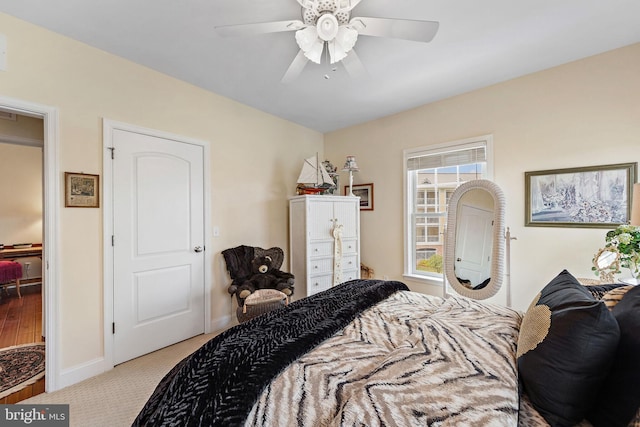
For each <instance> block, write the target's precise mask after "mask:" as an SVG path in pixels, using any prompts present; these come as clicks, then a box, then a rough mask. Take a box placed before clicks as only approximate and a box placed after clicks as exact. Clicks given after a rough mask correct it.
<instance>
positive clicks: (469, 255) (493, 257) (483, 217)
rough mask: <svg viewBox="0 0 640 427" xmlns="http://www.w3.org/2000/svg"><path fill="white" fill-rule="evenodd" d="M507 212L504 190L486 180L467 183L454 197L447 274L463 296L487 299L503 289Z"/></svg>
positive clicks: (450, 205) (447, 241) (448, 224)
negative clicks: (505, 218) (505, 220)
mask: <svg viewBox="0 0 640 427" xmlns="http://www.w3.org/2000/svg"><path fill="white" fill-rule="evenodd" d="M504 210H505V198H504V194H503V193H502V190H501V189H500V187H498V186H497V185H496V184H495V183H494V182H492V181H489V180H486V179H478V180H473V181H469V182H466V183H464V184H462V185H460V186H459V187H458V188H457V189H456V190H455V191H454V193H453V194H452V195H451V199H450V200H449V207H448V211H447V212H448V214H447V215H448V218H447V232H446V248H445V256H444V262H445V274H446V277H447V280H448V281H449V284H450V285H451V287H452V288H453V289H454V290H455V291H456V292H457V293H459V294H460V295H463V296H465V297H469V298H474V299H487V298H490V297H492V296H494V295H495V294H496V293H497V292H498V290H499V289H500V287H501V286H502V271H503V269H504V263H505V261H504V257H505V240H504V239H505V237H504Z"/></svg>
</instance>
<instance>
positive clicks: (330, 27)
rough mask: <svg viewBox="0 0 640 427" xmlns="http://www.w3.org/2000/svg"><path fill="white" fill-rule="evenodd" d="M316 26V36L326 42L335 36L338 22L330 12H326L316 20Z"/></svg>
mask: <svg viewBox="0 0 640 427" xmlns="http://www.w3.org/2000/svg"><path fill="white" fill-rule="evenodd" d="M316 28H317V29H318V37H320V38H321V39H322V40H324V41H326V42H328V41H330V40H333V39H334V38H336V35H338V30H339V29H340V24H339V23H338V19H337V18H336V17H335V15H334V14H333V13H331V12H326V13H324V14H323V15H322V16H320V18H318V21H317V22H316Z"/></svg>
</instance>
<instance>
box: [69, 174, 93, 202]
mask: <svg viewBox="0 0 640 427" xmlns="http://www.w3.org/2000/svg"><path fill="white" fill-rule="evenodd" d="M64 205H65V207H68V208H69V207H73V208H97V207H100V176H99V175H90V174H86V173H74V172H65V173H64Z"/></svg>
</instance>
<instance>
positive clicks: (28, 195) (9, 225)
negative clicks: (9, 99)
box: [0, 120, 42, 245]
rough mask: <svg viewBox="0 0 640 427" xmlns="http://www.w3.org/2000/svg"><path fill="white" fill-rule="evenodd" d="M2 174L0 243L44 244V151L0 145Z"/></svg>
mask: <svg viewBox="0 0 640 427" xmlns="http://www.w3.org/2000/svg"><path fill="white" fill-rule="evenodd" d="M0 121H1V120H0ZM41 121H42V120H41ZM40 139H42V134H40ZM0 174H1V175H2V179H0V243H4V244H5V245H10V244H13V243H41V242H42V148H39V147H26V146H22V145H15V144H7V143H3V142H0Z"/></svg>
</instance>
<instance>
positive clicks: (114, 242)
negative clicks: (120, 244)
mask: <svg viewBox="0 0 640 427" xmlns="http://www.w3.org/2000/svg"><path fill="white" fill-rule="evenodd" d="M115 245H116V236H114V235H113V234H112V235H111V246H115Z"/></svg>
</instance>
